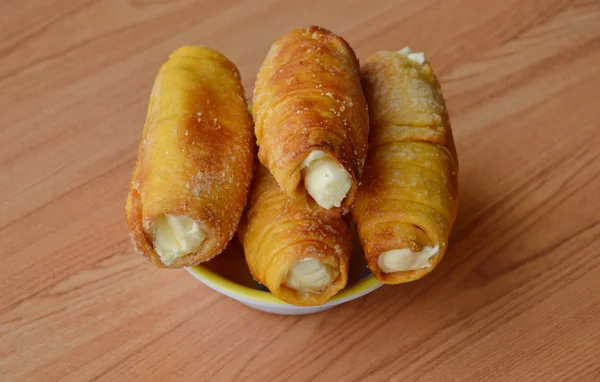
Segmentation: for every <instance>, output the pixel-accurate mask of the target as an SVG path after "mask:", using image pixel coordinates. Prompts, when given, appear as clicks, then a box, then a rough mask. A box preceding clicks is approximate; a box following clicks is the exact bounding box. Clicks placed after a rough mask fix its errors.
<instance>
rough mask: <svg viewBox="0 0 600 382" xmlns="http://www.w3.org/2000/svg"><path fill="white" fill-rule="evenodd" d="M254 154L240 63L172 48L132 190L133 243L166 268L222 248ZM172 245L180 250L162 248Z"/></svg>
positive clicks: (150, 108) (201, 49)
mask: <svg viewBox="0 0 600 382" xmlns="http://www.w3.org/2000/svg"><path fill="white" fill-rule="evenodd" d="M254 154H255V144H254V136H253V132H252V120H251V117H250V115H249V113H248V109H247V105H246V102H245V100H244V89H243V88H242V85H241V82H240V75H239V72H238V70H237V68H236V67H235V65H234V64H232V63H231V62H230V61H229V60H228V59H227V58H226V57H224V56H223V55H222V54H220V53H218V52H216V51H214V50H211V49H208V48H204V47H198V46H184V47H181V48H179V49H177V50H175V51H174V52H173V53H172V54H171V55H170V56H169V59H168V61H167V62H166V63H165V64H164V65H162V67H161V68H160V71H159V72H158V75H157V77H156V80H155V82H154V86H153V88H152V93H151V96H150V103H149V106H148V113H147V117H146V123H145V125H144V130H143V133H142V139H141V143H140V145H139V149H138V156H137V162H136V166H135V169H134V172H133V177H132V180H131V186H130V189H129V195H128V198H127V205H126V215H127V224H128V227H129V231H130V235H131V240H132V242H133V246H134V248H135V249H136V251H137V252H139V253H140V254H142V255H143V256H145V257H146V258H148V260H150V261H151V262H152V263H153V264H155V265H157V266H159V267H169V268H176V267H182V266H189V265H193V264H198V263H200V262H203V261H206V260H209V259H210V258H212V257H214V256H215V255H217V254H219V253H220V252H221V251H222V250H223V249H224V248H225V246H226V245H227V243H228V242H229V240H230V239H231V238H232V236H233V235H234V233H235V231H236V229H237V226H238V223H239V220H240V217H241V215H242V212H243V209H244V206H245V205H246V201H247V196H248V191H249V188H250V183H251V180H252V173H253V166H254ZM188 218H189V219H188ZM178 219H179V220H178ZM168 224H171V226H169V225H168ZM163 226H164V227H166V228H161V227H163ZM160 229H162V231H160ZM163 231H164V232H166V233H163ZM199 242H200V243H201V244H200V246H199V248H196V247H197V246H198V243H199ZM155 244H156V246H155ZM173 246H175V247H177V246H180V247H181V248H180V249H181V251H180V252H181V253H179V254H177V253H176V254H175V255H173V253H171V256H170V257H169V256H166V255H165V256H161V255H159V253H157V249H162V250H164V249H163V248H167V250H168V249H169V248H171V247H173ZM190 248H191V249H192V252H191V253H185V252H186V251H189V250H190ZM161 253H162V252H161Z"/></svg>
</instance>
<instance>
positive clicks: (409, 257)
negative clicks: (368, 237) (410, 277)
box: [377, 245, 439, 273]
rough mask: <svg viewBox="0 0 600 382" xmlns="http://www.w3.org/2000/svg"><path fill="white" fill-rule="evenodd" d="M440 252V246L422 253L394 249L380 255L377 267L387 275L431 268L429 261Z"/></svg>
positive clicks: (406, 249)
mask: <svg viewBox="0 0 600 382" xmlns="http://www.w3.org/2000/svg"><path fill="white" fill-rule="evenodd" d="M438 250H439V245H436V246H435V247H423V250H422V251H421V252H413V251H411V250H410V249H409V248H401V249H392V250H391V251H387V252H383V253H382V254H380V255H379V257H378V258H377V266H378V267H379V269H381V270H382V271H383V272H385V273H394V272H402V271H412V270H415V269H422V268H429V267H430V266H431V264H429V259H430V258H432V257H433V256H435V255H436V254H437V253H438Z"/></svg>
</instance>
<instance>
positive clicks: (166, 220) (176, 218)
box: [152, 214, 206, 265]
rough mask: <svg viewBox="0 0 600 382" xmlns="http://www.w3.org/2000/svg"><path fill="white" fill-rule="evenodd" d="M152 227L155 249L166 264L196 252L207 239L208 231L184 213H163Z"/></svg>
mask: <svg viewBox="0 0 600 382" xmlns="http://www.w3.org/2000/svg"><path fill="white" fill-rule="evenodd" d="M152 228H153V235H154V250H155V251H156V253H158V256H160V259H161V260H162V262H163V264H165V265H171V264H173V262H175V260H177V259H178V258H180V257H182V256H185V255H187V254H190V253H192V252H196V251H197V250H198V248H200V245H201V244H202V242H203V241H204V239H206V233H205V232H204V231H202V230H201V229H200V227H199V226H198V223H196V222H195V221H194V220H193V219H191V218H189V217H187V216H184V215H170V214H166V215H162V216H160V217H158V218H157V219H156V220H155V221H154V224H153V226H152Z"/></svg>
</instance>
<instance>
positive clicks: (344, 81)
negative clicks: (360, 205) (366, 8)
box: [253, 27, 369, 215]
mask: <svg viewBox="0 0 600 382" xmlns="http://www.w3.org/2000/svg"><path fill="white" fill-rule="evenodd" d="M253 102H254V121H255V124H256V125H255V133H256V139H257V142H258V145H259V152H258V157H259V159H260V161H261V163H262V164H263V165H264V166H266V167H267V168H268V169H269V171H270V172H271V173H272V174H273V176H274V177H275V180H276V181H277V183H278V184H279V186H280V187H281V189H282V190H283V191H284V192H285V194H286V195H287V196H288V197H289V198H290V199H293V200H294V201H295V202H297V203H300V204H304V205H306V206H307V208H308V209H310V210H311V211H313V212H315V213H318V214H320V215H325V214H326V215H340V214H343V213H345V212H349V210H350V208H351V206H352V203H353V201H354V196H355V193H356V189H357V185H358V183H359V180H360V177H361V173H362V169H363V166H364V161H365V156H366V153H367V139H368V133H369V123H368V112H367V107H366V103H365V99H364V95H363V92H362V89H361V84H360V71H359V67H358V60H357V58H356V55H355V54H354V51H353V50H352V48H351V47H350V46H349V45H348V43H347V42H346V41H345V40H344V39H342V38H341V37H339V36H337V35H335V34H333V33H332V32H330V31H328V30H325V29H322V28H319V27H310V28H308V29H298V30H294V31H292V32H290V33H288V34H286V35H285V36H283V37H282V38H281V39H279V40H278V41H277V42H275V44H273V46H272V47H271V50H270V51H269V53H268V54H267V57H266V59H265V61H264V63H263V65H262V67H261V69H260V72H259V73H258V78H257V80H256V87H255V89H254V98H253Z"/></svg>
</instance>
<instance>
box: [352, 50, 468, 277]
mask: <svg viewBox="0 0 600 382" xmlns="http://www.w3.org/2000/svg"><path fill="white" fill-rule="evenodd" d="M362 81H363V87H364V91H365V96H366V98H367V103H368V106H369V113H370V123H371V135H370V143H369V154H368V156H367V162H366V164H365V170H364V173H365V175H364V177H363V184H362V186H361V187H360V188H359V190H358V194H357V197H356V203H355V206H354V210H353V219H354V221H355V222H356V223H357V227H358V233H359V236H360V239H361V243H362V245H363V249H364V251H365V257H366V259H367V263H368V265H369V268H370V269H371V271H372V272H373V274H374V275H375V276H376V277H377V278H378V279H379V280H380V281H382V282H385V283H387V284H399V283H405V282H409V281H413V280H417V279H419V278H421V277H423V276H425V275H426V274H428V273H429V272H431V271H432V270H433V269H434V268H435V266H436V265H437V264H438V263H439V262H440V260H441V259H442V257H443V255H444V253H445V251H446V249H447V246H448V237H449V235H450V230H451V229H452V224H453V223H454V220H455V218H456V213H457V209H458V186H457V173H458V161H457V156H456V148H455V147H454V141H453V138H452V130H451V127H450V121H449V118H448V112H447V110H446V106H445V103H444V99H443V96H442V91H441V88H440V85H439V82H438V80H437V79H436V77H435V75H434V74H433V71H432V70H431V67H430V65H429V63H425V64H422V65H420V64H417V63H414V62H412V61H411V60H409V59H408V58H406V57H405V56H404V55H402V54H400V53H398V52H390V51H380V52H377V53H375V54H373V55H372V56H371V57H369V58H368V59H367V60H366V62H365V63H364V64H363V67H362ZM435 245H439V252H438V254H437V255H435V256H434V257H432V258H431V259H430V264H431V267H429V268H424V269H418V270H413V271H406V272H395V273H390V274H387V273H384V272H382V271H381V269H379V267H378V265H377V259H378V256H379V255H380V254H381V253H383V252H387V251H389V250H393V249H400V248H410V249H411V250H412V251H415V252H417V251H420V250H421V249H422V248H423V247H424V246H435Z"/></svg>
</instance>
